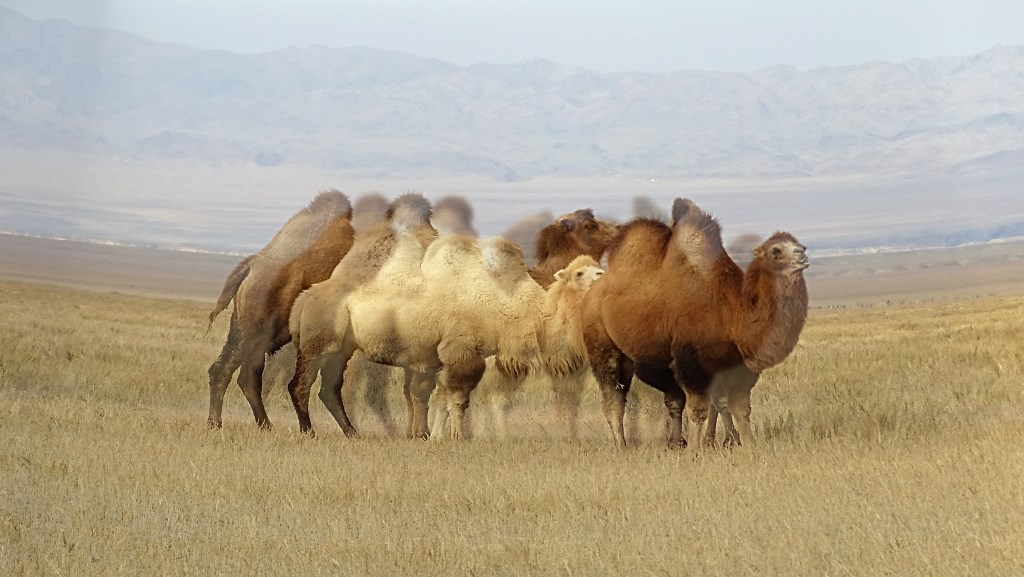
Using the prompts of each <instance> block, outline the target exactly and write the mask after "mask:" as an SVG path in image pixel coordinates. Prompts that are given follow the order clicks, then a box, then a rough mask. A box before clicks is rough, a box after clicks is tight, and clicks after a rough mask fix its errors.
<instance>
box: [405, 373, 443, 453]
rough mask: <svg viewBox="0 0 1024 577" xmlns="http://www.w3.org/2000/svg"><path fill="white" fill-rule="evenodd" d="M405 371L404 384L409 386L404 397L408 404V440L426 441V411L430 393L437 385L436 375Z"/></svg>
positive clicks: (427, 430) (427, 431)
mask: <svg viewBox="0 0 1024 577" xmlns="http://www.w3.org/2000/svg"><path fill="white" fill-rule="evenodd" d="M405 371H406V377H405V378H406V382H407V383H408V385H409V386H408V394H407V395H406V399H407V402H408V404H409V427H408V434H409V438H410V439H426V438H428V437H429V436H430V429H428V428H427V410H428V406H429V403H430V393H432V392H433V391H434V386H435V384H436V383H437V373H436V372H425V373H418V372H414V371H411V370H409V369H406V370H405Z"/></svg>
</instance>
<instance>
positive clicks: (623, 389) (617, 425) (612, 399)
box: [590, 348, 632, 449]
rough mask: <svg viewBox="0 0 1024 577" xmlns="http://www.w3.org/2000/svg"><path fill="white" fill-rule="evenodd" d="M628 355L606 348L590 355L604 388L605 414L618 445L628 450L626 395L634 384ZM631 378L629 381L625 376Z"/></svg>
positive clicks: (595, 372)
mask: <svg viewBox="0 0 1024 577" xmlns="http://www.w3.org/2000/svg"><path fill="white" fill-rule="evenodd" d="M625 360H627V359H625V357H624V355H623V354H622V352H621V351H619V350H618V349H612V348H604V349H601V350H593V351H591V353H590V366H591V369H593V371H594V377H595V378H597V384H598V385H599V386H600V388H601V412H602V413H604V418H605V420H606V421H608V426H609V427H611V430H612V437H613V438H614V440H615V444H616V445H617V446H618V447H620V448H622V449H625V448H626V431H625V428H624V426H623V420H624V419H625V416H626V394H627V393H628V392H629V385H630V383H631V381H632V363H625V362H623V361H625ZM626 372H629V373H630V375H629V377H628V378H626V375H625V373H626Z"/></svg>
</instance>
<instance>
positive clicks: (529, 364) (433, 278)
mask: <svg viewBox="0 0 1024 577" xmlns="http://www.w3.org/2000/svg"><path fill="white" fill-rule="evenodd" d="M543 294H544V291H543V290H542V289H541V288H540V287H539V286H537V284H536V283H534V282H533V281H532V280H531V279H530V277H529V275H528V274H527V269H526V263H525V261H524V260H523V257H522V252H521V251H520V249H519V247H518V246H516V245H515V244H514V243H512V242H511V241H508V240H505V239H502V238H493V239H487V240H484V241H480V242H479V243H478V242H477V241H475V240H473V239H470V238H467V237H462V236H456V235H449V236H442V237H440V238H439V239H437V240H435V241H434V242H433V243H431V244H430V245H429V246H428V247H426V249H425V250H424V247H423V244H422V243H420V242H419V241H418V240H417V239H416V238H415V237H413V236H412V235H410V234H408V233H406V234H399V235H398V237H397V246H396V248H395V250H394V251H393V252H392V255H391V257H390V258H389V260H388V261H387V262H386V263H385V264H384V266H383V267H382V268H381V269H380V273H379V274H378V275H377V277H376V278H374V279H373V280H372V281H370V282H368V283H365V284H363V285H361V286H359V287H357V288H355V289H354V290H352V291H350V292H348V293H346V294H345V295H344V298H342V299H341V300H340V302H339V303H338V306H337V307H336V309H335V310H334V312H333V315H332V318H331V322H332V324H333V325H334V331H335V333H336V334H343V335H344V339H343V340H342V341H341V342H339V343H338V345H337V347H336V348H337V350H339V351H340V353H339V354H340V358H341V362H342V363H344V362H345V361H347V359H348V358H349V357H350V356H351V355H352V353H353V352H354V351H355V350H361V351H363V352H364V353H365V354H366V356H367V358H369V359H370V360H372V361H374V362H377V363H382V364H388V365H392V366H398V367H403V368H406V369H409V370H411V371H413V372H414V373H415V376H414V377H413V378H411V379H409V380H407V382H406V391H405V393H406V400H407V402H408V404H409V409H410V419H409V423H410V425H409V434H410V436H416V437H425V436H426V435H427V434H428V430H427V401H428V399H429V396H430V392H431V390H432V389H433V383H434V380H435V378H436V375H437V373H438V372H439V371H441V370H442V369H444V371H445V373H444V379H443V389H444V391H445V394H446V398H447V408H448V411H449V412H451V414H452V421H451V425H452V428H451V436H452V437H453V438H456V439H458V438H464V437H465V430H464V413H465V410H466V407H467V406H468V403H469V395H470V393H471V392H472V390H473V388H475V387H476V384H477V383H478V382H479V380H480V377H481V375H482V374H483V370H484V359H485V358H486V357H487V356H490V355H495V356H496V359H497V362H496V366H497V368H498V370H499V371H500V372H501V373H503V374H506V375H508V376H509V378H522V377H523V376H525V375H527V374H530V373H531V372H535V371H536V369H537V368H538V367H539V366H540V349H539V344H538V338H539V336H538V333H539V332H540V331H541V330H542V328H543V327H542V316H541V307H540V305H541V301H542V299H543ZM303 318H304V320H305V314H304V315H303ZM305 338H306V335H305V332H303V333H302V337H301V338H300V341H299V342H300V344H301V343H304V342H305ZM301 350H302V349H301V347H300V356H301ZM296 374H297V375H300V374H303V372H302V371H301V370H297V371H296ZM310 382H311V380H309V379H306V380H300V381H298V383H297V386H296V387H295V389H294V390H295V392H296V396H297V398H298V399H299V401H297V406H298V403H300V402H301V399H303V398H305V399H308V394H306V395H303V389H304V388H305V387H307V386H308V385H309V384H310ZM341 412H342V414H343V413H344V409H342V411H341ZM342 428H343V430H344V431H345V432H346V433H347V434H352V433H353V432H354V430H353V429H352V428H351V425H349V426H347V427H346V426H345V425H343V426H342Z"/></svg>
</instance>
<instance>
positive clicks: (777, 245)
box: [754, 232, 811, 275]
mask: <svg viewBox="0 0 1024 577" xmlns="http://www.w3.org/2000/svg"><path fill="white" fill-rule="evenodd" d="M754 259H755V260H757V261H760V262H761V263H763V264H764V265H765V266H766V268H767V269H768V270H770V271H772V272H773V273H775V274H784V275H793V274H797V273H799V272H801V271H803V270H804V269H805V268H807V267H809V266H811V263H810V261H809V260H808V259H807V247H805V246H804V245H802V244H800V243H799V242H797V240H796V238H795V237H793V235H791V234H789V233H788V232H777V233H775V234H773V235H772V236H771V238H769V239H768V240H766V241H764V243H762V244H761V246H759V247H757V248H755V249H754Z"/></svg>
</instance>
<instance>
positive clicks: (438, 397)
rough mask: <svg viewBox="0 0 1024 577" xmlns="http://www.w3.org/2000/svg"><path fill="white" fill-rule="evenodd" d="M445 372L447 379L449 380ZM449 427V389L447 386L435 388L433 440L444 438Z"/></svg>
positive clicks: (431, 432)
mask: <svg viewBox="0 0 1024 577" xmlns="http://www.w3.org/2000/svg"><path fill="white" fill-rule="evenodd" d="M447 375H448V374H447V373H445V381H447ZM447 427H448V389H447V386H442V387H437V388H436V389H434V421H433V424H431V426H430V438H431V440H435V441H436V440H439V439H443V438H444V432H445V429H446V428H447Z"/></svg>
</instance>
